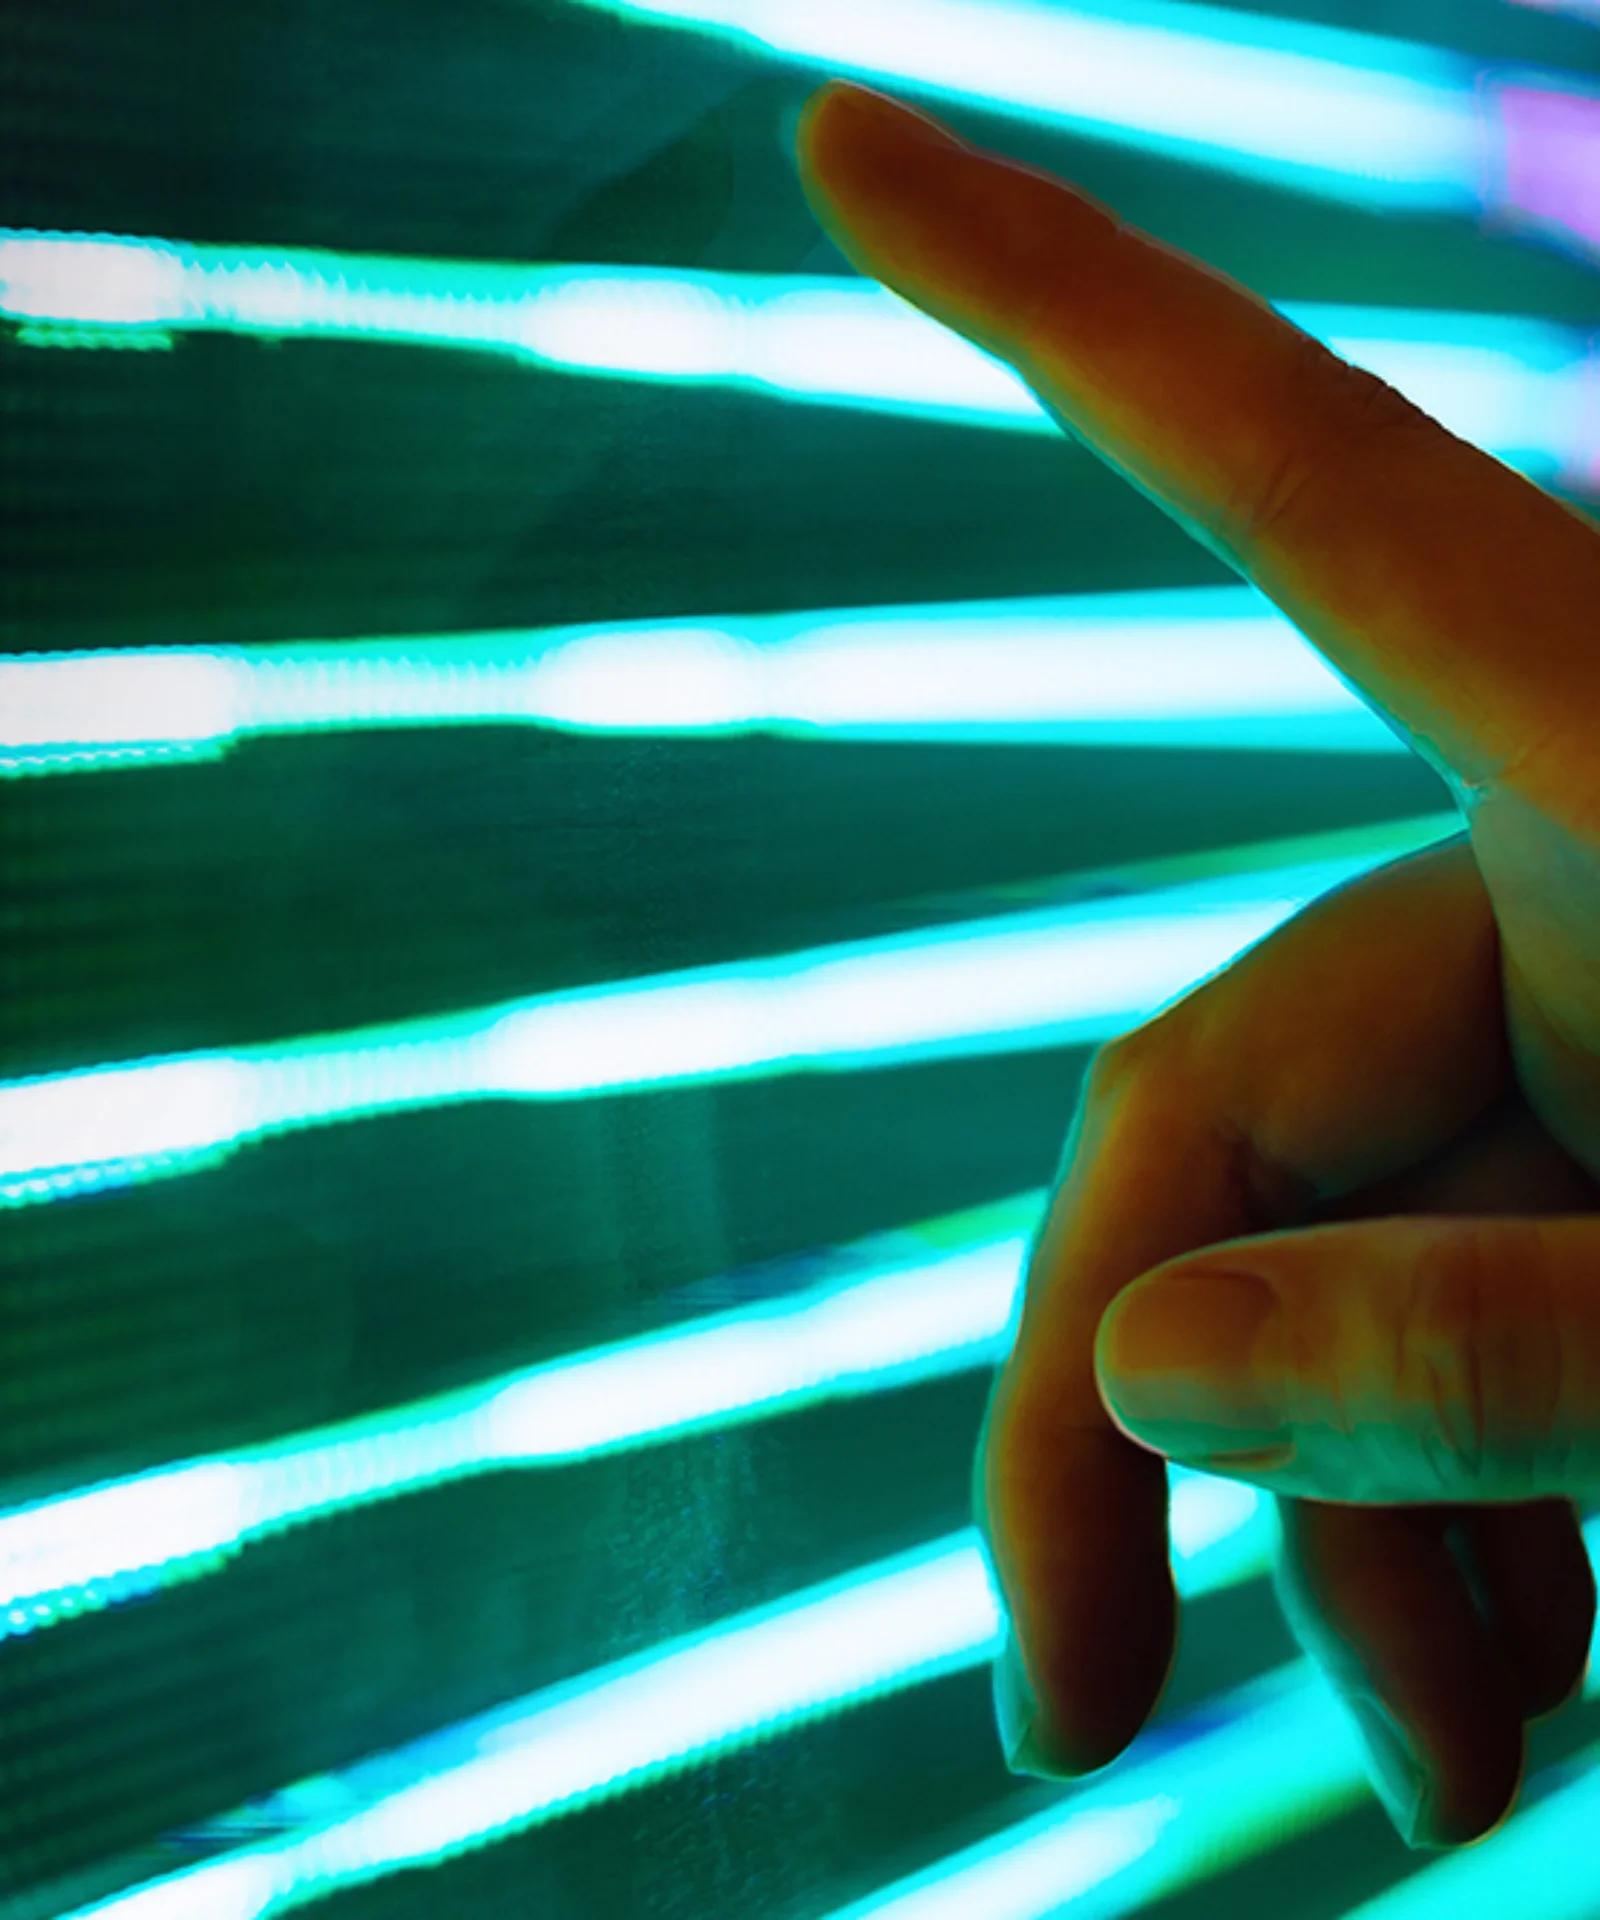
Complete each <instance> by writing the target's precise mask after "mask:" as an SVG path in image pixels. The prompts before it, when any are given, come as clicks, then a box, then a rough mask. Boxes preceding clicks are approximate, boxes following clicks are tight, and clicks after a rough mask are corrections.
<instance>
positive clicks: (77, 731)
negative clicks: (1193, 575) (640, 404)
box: [0, 587, 1410, 774]
mask: <svg viewBox="0 0 1600 1920" xmlns="http://www.w3.org/2000/svg"><path fill="white" fill-rule="evenodd" d="M491 724H502V725H503V724H532V725H538V726H543V727H551V728H558V729H561V730H563V731H569V732H580V733H606V734H617V733H628V734H631V733H651V734H678V733H683V734H697V735H704V734H713V735H717V734H730V735H731V734H752V733H761V734H768V735H776V736H783V737H798V738H804V739H810V738H829V739H854V740H903V741H913V740H916V741H928V740H941V741H950V742H973V743H976V742H980V741H982V742H994V743H1006V744H1021V743H1031V744H1039V743H1052V744H1082V745H1096V746H1124V747H1125V746H1159V747H1169V748H1191V749H1193V748H1211V749H1217V748H1236V749H1270V750H1275V751H1280V752H1283V751H1306V752H1316V751H1327V752H1347V753H1407V752H1409V751H1410V748H1409V747H1408V745H1407V743H1406V742H1405V741H1404V740H1403V739H1402V738H1401V737H1400V735H1399V734H1397V733H1396V732H1394V731H1393V730H1392V729H1391V728H1390V727H1389V725H1388V724H1387V723H1386V722H1385V721H1384V720H1383V719H1381V718H1380V717H1379V716H1378V715H1377V714H1376V713H1374V712H1373V711H1372V709H1371V708H1370V707H1368V705H1367V704H1366V703H1365V701H1363V700H1362V699H1361V698H1360V696H1359V695H1358V694H1356V693H1355V692H1353V691H1352V690H1351V689H1350V688H1349V687H1347V686H1346V685H1345V683H1344V682H1343V681H1342V680H1341V679H1340V678H1339V677H1338V675H1337V674H1336V673H1335V672H1334V670H1333V669H1332V668H1331V667H1330V666H1329V665H1328V664H1327V662H1326V661H1325V660H1324V659H1323V657H1322V656H1321V655H1320V654H1319V653H1318V652H1317V651H1316V649H1315V648H1314V647H1312V646H1311V645H1310V643H1309V642H1308V641H1306V640H1305V639H1304V638H1303V637H1302V636H1301V635H1300V633H1299V632H1298V631H1297V630H1296V629H1295V627H1294V626H1293V625H1292V624H1291V623H1290V621H1289V620H1288V619H1287V618H1285V616H1284V615H1283V614H1281V613H1280V612H1279V611H1278V610H1277V608H1275V607H1274V606H1273V605H1272V604H1271V602H1270V601H1268V600H1267V599H1266V598H1265V596H1264V595H1262V594H1261V593H1259V592H1258V591H1257V590H1256V589H1254V588H1252V587H1202V588H1171V589H1165V588H1164V589H1158V590H1154V591H1136V592H1130V593H1111V594H1080V595H1057V596H1053V597H1047V598H1032V599H1016V600H989V601H970V602H959V601H958V602H949V603H936V604H926V605H915V604H913V605H907V606H899V607H894V606H879V607H867V608H860V607H855V608H850V607H844V608H835V609H817V610H806V611H803V612H798V613H786V614H753V615H742V616H737V617H732V618H726V617H723V618H695V619H685V620H673V621H659V620H657V621H650V620H639V621H629V622H622V623H597V624H590V625H585V626H569V627H555V628H546V629H542V630H540V629H533V630H530V631H527V632H522V633H519V632H515V631H511V632H504V631H502V632H488V633H458V634H440V635H434V636H425V635H415V636H411V637H409V638H396V639H374V640H357V641H344V642H337V641H330V642H316V641H312V642H299V643H295V644H291V645H280V646H261V647H235V648H209V647H208V648H191V649H163V648H153V649H148V650H139V649H132V648H127V649H121V650H116V651H106V652H86V653H67V654H37V655H24V656H22V657H20V658H19V657H16V656H13V657H12V658H10V659H8V660H3V661H0V772H10V773H16V774H23V773H70V772H82V771H94V770H96V769H104V768H109V767H119V766H127V765H130V764H133V763H135V762H137V761H140V760H157V761H173V760H180V759H199V760H204V759H211V758H215V757H216V756H217V755H219V754H221V753H224V752H225V751H227V750H228V749H229V748H230V747H232V746H234V745H235V744H237V743H238V742H239V741H241V740H245V739H249V738H254V737H260V736H264V735H284V734H289V735H292V734H298V733H301V732H310V731H320V730H326V729H329V728H377V727H416V726H430V727H435V726H464V725H491Z"/></svg>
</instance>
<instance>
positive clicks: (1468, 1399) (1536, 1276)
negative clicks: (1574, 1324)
mask: <svg viewBox="0 0 1600 1920" xmlns="http://www.w3.org/2000/svg"><path fill="white" fill-rule="evenodd" d="M1393 1332H1394V1338H1395V1350H1394V1360H1393V1365H1394V1369H1395V1374H1396V1379H1397V1387H1398V1392H1397V1404H1398V1405H1399V1406H1401V1407H1403V1408H1406V1409H1408V1410H1409V1411H1410V1412H1411V1413H1412V1415H1413V1417H1414V1420H1415V1422H1416V1426H1415V1430H1414V1434H1413V1438H1414V1440H1415V1442H1416V1444H1417V1447H1418V1450H1419V1451H1420V1453H1421V1455H1422V1457H1423V1458H1424V1460H1425V1461H1426V1462H1427V1466H1428V1470H1429V1472H1430V1474H1431V1475H1432V1476H1433V1478H1434V1479H1435V1481H1436V1483H1437V1485H1438V1486H1439V1487H1440V1488H1441V1489H1443V1490H1445V1491H1446V1492H1452V1491H1453V1492H1454V1493H1456V1494H1457V1495H1458V1496H1459V1492H1460V1490H1461V1489H1462V1488H1463V1487H1467V1488H1471V1487H1475V1486H1479V1485H1484V1484H1486V1483H1492V1485H1493V1490H1495V1491H1503V1490H1505V1489H1506V1488H1508V1487H1510V1488H1515V1487H1519V1486H1528V1487H1532V1486H1534V1485H1536V1484H1537V1483H1538V1482H1539V1480H1540V1479H1541V1477H1542V1475H1543V1474H1544V1473H1545V1472H1546V1471H1547V1470H1548V1467H1549V1464H1550V1462H1549V1458H1548V1455H1549V1449H1550V1447H1551V1445H1552V1444H1553V1443H1556V1442H1557V1438H1558V1423H1557V1418H1556V1415H1557V1410H1558V1408H1559V1405H1560V1400H1561V1356H1562V1349H1561V1339H1560V1328H1559V1315H1558V1312H1557V1304H1556V1300H1555V1293H1554V1287H1553V1282H1552V1274H1551V1267H1550V1262H1549V1260H1548V1258H1547V1257H1546V1253H1545V1249H1544V1243H1543V1240H1542V1237H1541V1234H1540V1229H1539V1223H1538V1222H1537V1221H1536V1220H1529V1219H1504V1220H1494V1221H1481V1220H1480V1221H1472V1222H1463V1223H1462V1224H1461V1226H1460V1228H1459V1230H1457V1231H1454V1232H1447V1233H1444V1234H1439V1233H1433V1234H1430V1235H1429V1236H1428V1237H1427V1238H1426V1239H1425V1240H1424V1242H1423V1250H1422V1253H1421V1256H1420V1258H1419V1259H1418V1260H1417V1261H1416V1263H1415V1266H1414V1267H1413V1269H1412V1272H1411V1277H1410V1286H1409V1289H1408V1293H1407V1297H1406V1298H1405V1300H1404V1302H1403V1306H1402V1311H1401V1312H1400V1314H1399V1315H1398V1316H1397V1318H1396V1322H1395V1327H1394V1329H1393Z"/></svg>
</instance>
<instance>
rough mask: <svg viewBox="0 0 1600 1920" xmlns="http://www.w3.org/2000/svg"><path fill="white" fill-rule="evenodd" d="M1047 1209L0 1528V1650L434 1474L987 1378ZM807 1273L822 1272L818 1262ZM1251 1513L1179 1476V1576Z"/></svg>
mask: <svg viewBox="0 0 1600 1920" xmlns="http://www.w3.org/2000/svg"><path fill="white" fill-rule="evenodd" d="M1044 1200H1045V1195H1044V1194H1043V1193H1029V1194H1023V1195H1020V1196H1019V1197H1018V1198H1017V1199H1016V1200H1013V1201H1006V1202H1001V1203H999V1204H998V1205H997V1206H992V1207H983V1208H978V1209H974V1210H973V1211H972V1212H970V1213H967V1214H959V1215H953V1216H951V1217H949V1218H947V1219H945V1220H940V1221H930V1222H928V1223H927V1224H926V1225H925V1226H924V1227H922V1228H912V1229H906V1230H902V1231H900V1232H897V1233H894V1234H884V1235H879V1236H875V1237H874V1238H873V1239H872V1240H868V1241H865V1242H862V1243H860V1244H858V1245H857V1246H855V1247H853V1248H842V1249H838V1250H835V1252H834V1253H833V1254H832V1257H831V1260H830V1262H829V1264H831V1265H832V1266H834V1267H835V1268H836V1269H837V1270H838V1271H839V1272H840V1273H842V1274H843V1275H845V1276H846V1277H844V1278H842V1279H834V1280H830V1281H827V1282H824V1283H823V1284H820V1285H814V1286H811V1287H807V1288H805V1289H803V1290H799V1291H797V1292H796V1293H794V1294H792V1295H788V1296H784V1297H779V1298H775V1299H772V1300H770V1301H767V1302H763V1303H762V1304H761V1305H759V1306H755V1307H748V1308H742V1309H739V1310H738V1311H735V1312H731V1313H725V1314H718V1315H712V1316H709V1317H707V1318H703V1319H700V1320H696V1321H693V1322H691V1323H689V1324H688V1325H687V1326H684V1327H679V1328H674V1329H671V1330H669V1331H667V1332H663V1333H659V1334H653V1335H650V1336H648V1337H647V1338H644V1339H639V1340H630V1341H624V1342H620V1343H618V1344H616V1345H613V1346H610V1347H602V1348H599V1349H596V1350H593V1351H591V1352H588V1353H579V1354H575V1355H572V1356H570V1357H568V1358H566V1359H563V1360H558V1361H553V1362H550V1363H547V1364H545V1365H543V1366H537V1367H529V1368H525V1369H523V1370H521V1371H519V1372H517V1373H513V1374H508V1375H504V1376H502V1377H500V1378H499V1379H495V1380H490V1381H486V1382H484V1383H483V1384H481V1385H479V1386H475V1387H470V1388H466V1389H464V1390H462V1391H459V1392H456V1393H451V1394H442V1395H438V1396H435V1397H434V1398H432V1399H429V1400H423V1401H419V1402H414V1403H413V1404H411V1405H409V1406H403V1407H398V1408H391V1409H389V1410H388V1411H386V1412H383V1413H379V1414H373V1415H368V1416H366V1417H364V1418H362V1419H359V1420H353V1421H347V1422H345V1423H343V1424H342V1425H340V1426H336V1427H332V1428H324V1429H321V1430H318V1431H316V1432H313V1433H307V1434H298V1435H292V1436H290V1437H288V1438H286V1439H283V1440H278V1441H273V1442H271V1443H269V1444H266V1445H263V1446H258V1447H253V1448H248V1449H244V1450H241V1451H239V1452H236V1453H232V1454H226V1455H218V1456H212V1457H209V1458H206V1459H200V1460H190V1461H185V1462H182V1463H179V1464H177V1465H174V1466H170V1467H162V1468H158V1469H154V1470H151V1471H149V1472H145V1473H141V1474H135V1475H131V1476H129V1477H128V1478H126V1479H123V1480H117V1481H111V1482H107V1483H104V1484H102V1485H98V1486H93V1487H86V1488H82V1489H79V1490H77V1491H75V1492H72V1493H68V1494H63V1495H58V1496H56V1497H54V1498H51V1499H46V1500H40V1501H35V1502H33V1503H31V1504H30V1505H28V1506H25V1507H21V1508H15V1509H13V1510H11V1511H10V1512H0V1638H4V1637H6V1636H7V1635H8V1634H21V1633H29V1632H35V1631H37V1630H38V1629H40V1628H42V1627H47V1626H53V1625H55V1624H56V1623H57V1622H58V1621H61V1620H67V1619H73V1618H75V1617H77V1616H79V1615H81V1614H84V1613H88V1612H93V1611H97V1610H99V1609H100V1608H103V1607H105V1606H107V1605H115V1604H117V1603H119V1602H121V1601H124V1600H128V1599H133V1598H136V1597H138V1596H141V1595H143V1594H146V1593H150V1592H154V1591H156V1590H158V1589H160V1588H164V1587H169V1586H174V1585H176V1584H178V1583H179V1582H180V1581H184V1580H191V1579H195V1578H198V1577H201V1576H203V1575H207V1574H211V1573H215V1572H219V1571H221V1570H222V1569H223V1568H224V1567H225V1566H227V1565H228V1564H229V1563H230V1562H231V1560H232V1559H233V1558H234V1557H235V1556H236V1555H237V1554H238V1553H239V1552H240V1551H241V1549H243V1548H244V1547H246V1546H248V1545H250V1544H251V1543H252V1542H254V1541H256V1540H261V1539H265V1538H268V1537H270V1536H273V1535H276V1534H278V1533H281V1532H282V1530H283V1529H284V1528H285V1527H287V1526H291V1525H295V1524H299V1523H302V1522H306V1521H310V1520H313V1519H325V1518H331V1517H334V1516H336V1515H339V1514H343V1513H348V1512H350V1511H352V1510H353V1509H355V1508H357V1507H361V1506H365V1505H367V1504H369V1503H370V1502H372V1501H374V1500H381V1499H392V1498H394V1497H396V1496H398V1495H401V1494H406V1493H412V1492H415V1491H417V1490H419V1489H421V1488H424V1487H429V1486H437V1485H440V1484H441V1483H443V1482H445V1481H447V1480H455V1479H462V1478H465V1477H466V1476H468V1475H470V1474H474V1473H484V1472H489V1471H492V1470H494V1469H497V1468H505V1467H513V1466H522V1467H534V1466H556V1465H560V1464H562V1463H565V1462H568V1461H572V1460H578V1459H586V1458H591V1457H593V1456H595V1455H597V1454H601V1453H610V1452H615V1451H617V1450H619V1449H621V1448H625V1447H630V1446H638V1445H641V1444H648V1443H656V1442H662V1441H667V1440H673V1439H677V1438H681V1437H682V1436H684V1435H686V1434H690V1433H694V1432H698V1431H701V1430H704V1429H706V1428H708V1427H724V1426H727V1425H729V1424H732V1423H733V1422H735V1421H740V1420H745V1419H756V1418H766V1417H769V1416H771V1415H774V1414H778V1413H783V1412H787V1411H791V1410H793V1409H795V1408H797V1407H801V1406H806V1405H811V1404H814V1403H815V1402H817V1401H819V1400H822V1399H825V1398H829V1397H833V1396H838V1395H843V1394H865V1393H881V1392H886V1391H890V1390H893V1389H895V1388H898V1387H903V1386H909V1385H912V1384H914V1383H917V1382H921V1381H927V1380H933V1379H938V1378H941V1377H943V1376H946V1375H949V1374H952V1373H957V1372H963V1371H967V1370H969V1369H974V1368H981V1367H990V1366H995V1365H997V1364H998V1363H999V1362H1000V1360H1002V1359H1003V1358H1004V1356H1005V1352H1006V1350H1007V1348H1008V1346H1009V1344H1010V1338H1011V1317H1012V1313H1013V1311H1014V1309H1015V1307H1016V1304H1017V1298H1018V1291H1019V1288H1020V1286H1021V1281H1022V1273H1023V1265H1024V1261H1025V1259H1026V1255H1027V1247H1028V1237H1029V1234H1030V1233H1031V1231H1032V1229H1033V1228H1034V1226H1035V1225H1036V1224H1037V1221H1038V1217H1039V1214H1040V1212H1041V1210H1042V1207H1043V1204H1044ZM804 1265H805V1266H806V1267H807V1268H809V1269H811V1270H813V1271H814V1269H815V1265H816V1262H815V1259H814V1257H808V1259H807V1260H806V1261H805V1262H804ZM1259 1504H1260V1503H1259V1501H1258V1496H1257V1495H1256V1493H1255V1491H1254V1489H1252V1488H1250V1487H1248V1486H1245V1485H1244V1484H1242V1483H1240V1482H1236V1481H1229V1480H1220V1479H1215V1478H1213V1477H1212V1476H1210V1475H1206V1474H1197V1473H1191V1472H1188V1471H1186V1470H1178V1469H1174V1470H1173V1474H1172V1503H1171V1514H1170V1520H1171V1539H1172V1550H1173V1555H1174V1558H1175V1561H1176V1562H1177V1563H1179V1564H1180V1565H1186V1564H1188V1563H1191V1562H1195V1561H1196V1560H1198V1559H1199V1558H1200V1557H1201V1556H1204V1558H1205V1565H1206V1568H1207V1571H1206V1573H1205V1576H1204V1577H1205V1579H1206V1581H1207V1583H1208V1588H1212V1589H1214V1588H1217V1587H1221V1586H1226V1585H1231V1584H1233V1583H1234V1582H1235V1581H1236V1580H1244V1579H1250V1578H1252V1577H1253V1576H1254V1574H1255V1573H1256V1572H1257V1571H1258V1570H1259V1559H1260V1551H1261V1542H1260V1538H1259V1528H1258V1527H1256V1526H1253V1525H1252V1523H1253V1522H1256V1521H1258V1519H1259V1513H1258V1508H1259Z"/></svg>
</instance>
